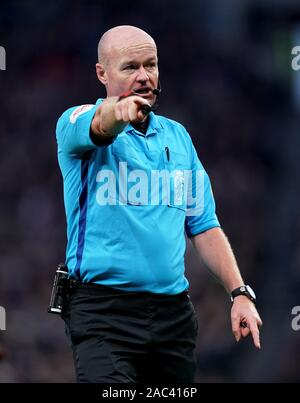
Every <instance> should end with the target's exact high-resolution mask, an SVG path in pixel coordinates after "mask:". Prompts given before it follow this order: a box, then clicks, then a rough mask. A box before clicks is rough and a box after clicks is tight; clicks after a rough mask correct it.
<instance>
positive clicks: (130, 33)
mask: <svg viewBox="0 0 300 403" xmlns="http://www.w3.org/2000/svg"><path fill="white" fill-rule="evenodd" d="M145 44H149V45H152V46H154V47H155V49H156V45H155V42H154V39H153V38H152V37H151V36H150V35H149V34H147V32H145V31H143V30H142V29H140V28H137V27H134V26H131V25H119V26H117V27H114V28H111V29H109V30H108V31H106V32H105V33H104V34H103V35H102V37H101V38H100V41H99V44H98V61H99V63H101V64H102V65H104V66H108V65H109V63H110V59H111V57H112V55H113V53H114V52H118V53H119V52H123V51H124V50H126V49H130V48H131V47H133V46H139V45H145Z"/></svg>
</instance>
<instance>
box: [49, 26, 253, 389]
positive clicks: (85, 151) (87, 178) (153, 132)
mask: <svg viewBox="0 0 300 403" xmlns="http://www.w3.org/2000/svg"><path fill="white" fill-rule="evenodd" d="M98 58H99V59H98V63H97V64H96V73H97V77H98V79H99V80H100V82H101V83H102V84H103V85H104V86H105V88H106V93H107V97H106V98H105V99H98V100H97V102H96V103H95V104H91V105H90V104H88V105H81V106H77V107H72V108H70V109H68V110H67V111H66V112H64V113H63V114H62V116H61V117H60V118H59V120H58V124H57V131H56V135H57V144H58V160H59V165H60V169H61V172H62V176H63V183H64V201H65V209H66V218H67V235H68V244H67V250H66V265H67V266H68V271H69V275H70V278H72V279H74V280H76V287H75V288H74V290H73V292H72V294H71V296H70V297H69V298H68V300H67V301H66V302H65V305H64V307H63V312H62V317H63V319H64V321H65V324H66V332H67V336H68V338H69V341H70V345H71V348H72V350H73V357H74V365H75V369H76V377H77V381H78V382H96V383H101V382H118V383H120V382H122V383H123V382H124V383H125V382H193V380H194V374H195V358H194V350H195V344H196V337H197V331H198V325H197V319H196V316H195V310H194V308H193V305H192V303H191V300H190V297H189V294H188V287H189V284H188V281H187V279H186V277H185V275H184V271H185V268H184V253H185V247H186V245H185V233H186V235H187V236H188V237H189V238H190V239H191V241H192V244H193V246H194V247H195V249H196V252H197V253H198V254H199V255H200V256H201V258H202V259H203V261H204V263H205V264H206V265H207V266H208V268H209V269H210V271H211V272H212V273H213V274H214V275H215V276H216V277H217V278H218V279H219V280H220V282H221V283H222V284H223V285H224V288H225V289H226V290H227V292H228V293H229V294H231V298H232V300H233V305H232V310H231V321H232V330H233V333H234V336H235V338H236V340H237V341H239V339H240V338H241V337H246V336H247V335H248V334H250V333H251V334H252V338H253V342H254V344H255V346H256V347H257V348H260V341H259V327H260V326H261V319H260V317H259V315H258V313H257V311H256V308H255V295H254V293H253V291H252V289H251V288H250V287H249V286H247V285H245V284H244V281H243V279H242V277H241V275H240V272H239V269H238V267H237V264H236V261H235V258H234V255H233V252H232V250H231V247H230V245H229V243H228V240H227V238H226V237H225V235H224V233H223V231H222V230H221V228H220V224H219V221H218V218H217V216H216V213H215V202H214V199H213V194H212V191H211V185H210V180H209V177H208V175H207V173H206V172H205V170H204V168H203V166H202V164H201V162H200V161H199V159H198V156H197V153H196V151H195V148H194V146H193V144H192V141H191V138H190V136H189V134H188V133H187V131H186V130H185V128H184V127H183V126H182V125H181V124H179V123H177V122H175V121H173V120H170V119H168V118H165V117H162V116H159V115H156V114H155V113H154V111H155V109H156V107H157V101H158V99H157V98H158V95H159V92H160V85H159V80H158V59H157V49H156V45H155V42H154V40H153V39H152V37H151V36H149V35H148V34H147V33H146V32H144V31H142V30H141V29H139V28H136V27H133V26H118V27H114V28H112V29H110V30H109V31H107V32H106V33H104V35H103V36H102V38H101V39H100V42H99V46H98Z"/></svg>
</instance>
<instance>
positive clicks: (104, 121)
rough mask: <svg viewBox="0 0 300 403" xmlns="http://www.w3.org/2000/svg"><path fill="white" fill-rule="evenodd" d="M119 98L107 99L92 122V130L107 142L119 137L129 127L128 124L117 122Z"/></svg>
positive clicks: (121, 121)
mask: <svg viewBox="0 0 300 403" xmlns="http://www.w3.org/2000/svg"><path fill="white" fill-rule="evenodd" d="M117 102H118V97H110V98H106V99H105V100H104V101H103V102H102V104H101V105H100V106H99V107H98V109H97V111H96V113H95V116H94V118H93V121H92V125H91V130H92V132H93V134H94V135H95V136H97V137H100V138H102V139H103V140H107V139H109V138H111V137H115V136H117V135H118V134H119V133H121V131H122V130H123V129H124V128H125V126H127V124H128V122H124V121H123V120H117V118H116V114H115V106H116V103H117Z"/></svg>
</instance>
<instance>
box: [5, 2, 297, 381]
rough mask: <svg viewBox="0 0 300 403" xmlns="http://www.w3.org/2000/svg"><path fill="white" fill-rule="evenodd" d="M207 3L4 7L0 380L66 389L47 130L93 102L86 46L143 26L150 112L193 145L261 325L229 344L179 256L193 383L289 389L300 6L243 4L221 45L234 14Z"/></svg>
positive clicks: (70, 376) (91, 49) (59, 248)
mask: <svg viewBox="0 0 300 403" xmlns="http://www.w3.org/2000/svg"><path fill="white" fill-rule="evenodd" d="M219 3H220V2H218V1H211V2H210V1H204V0H203V1H201V2H197V1H196V0H195V1H192V0H188V1H185V2H180V1H172V2H171V1H166V2H161V1H160V2H159V1H155V0H154V1H153V2H151V3H149V2H148V1H147V2H146V1H141V2H139V4H138V6H137V4H136V3H135V2H130V1H122V2H121V1H118V0H111V1H86V2H83V1H81V2H80V1H70V0H62V1H59V2H52V1H48V2H43V3H41V2H39V1H34V0H32V1H28V2H21V1H10V2H8V1H7V2H4V3H3V4H2V3H1V10H0V45H1V46H4V47H5V49H6V53H7V70H6V71H1V72H0V111H1V112H0V150H1V158H0V172H1V175H0V192H1V197H0V205H1V209H0V250H1V259H0V306H3V307H4V308H5V309H6V316H7V318H6V319H7V323H6V327H7V330H5V331H1V330H0V382H73V381H74V373H73V364H72V359H71V353H70V350H69V347H68V346H67V339H66V338H65V335H64V326H63V322H62V321H61V320H60V318H59V317H56V316H53V315H49V314H47V306H48V303H49V298H50V292H51V287H52V281H53V277H54V272H55V269H56V266H57V264H58V263H59V262H60V261H63V260H64V255H65V245H66V233H65V216H64V207H63V195H62V180H61V176H60V172H59V168H58V164H57V158H56V141H55V125H56V121H57V119H58V117H59V116H60V114H61V113H62V112H63V111H64V110H65V109H67V108H68V107H70V106H75V105H80V104H83V103H94V102H95V101H96V99H97V98H99V97H103V96H104V95H105V92H104V88H102V87H101V85H100V83H99V82H98V81H97V78H96V75H95V71H94V64H95V62H96V58H97V51H96V49H97V43H98V40H99V37H100V35H101V34H102V33H103V32H105V31H106V30H107V29H109V28H110V27H112V26H115V25H119V24H132V25H136V26H139V27H140V28H142V29H145V30H146V31H147V32H149V33H150V34H151V35H152V36H153V37H154V39H155V40H156V42H157V46H158V54H159V67H160V78H161V83H162V88H163V92H162V96H161V102H160V108H159V111H158V113H159V114H162V115H165V116H167V117H170V118H172V119H175V120H178V121H180V122H181V123H183V124H184V125H185V127H186V128H187V130H188V131H189V133H190V134H191V136H192V139H193V142H194V144H195V147H196V149H197V152H198V155H199V157H200V159H201V161H202V163H203V165H204V166H205V168H206V170H207V171H208V173H209V175H210V178H211V182H212V186H213V190H214V196H215V199H216V204H217V214H218V217H219V219H220V221H221V224H222V227H223V229H224V231H225V233H226V234H227V235H228V237H229V239H230V241H231V244H232V246H233V249H234V251H235V254H236V257H237V260H238V263H239V266H240V269H241V271H242V274H243V276H244V278H245V280H246V282H247V283H249V284H250V285H251V286H252V287H253V288H254V289H255V291H256V293H257V296H258V305H257V306H258V309H259V311H260V313H261V316H262V319H263V322H264V326H263V329H262V346H263V348H262V351H260V352H256V351H255V349H254V347H253V346H252V343H251V341H250V340H246V341H243V342H242V343H241V344H239V345H236V343H235V341H234V338H233V336H232V334H231V328H230V304H231V303H230V300H229V297H228V295H227V294H226V293H225V292H224V290H223V289H222V288H221V287H220V286H219V285H218V284H217V283H216V282H215V280H214V279H212V278H211V277H210V275H209V274H208V273H207V271H206V269H205V268H204V267H203V265H202V263H201V262H199V261H198V260H197V259H196V256H195V254H194V252H193V251H192V249H191V246H190V244H189V243H188V246H187V254H186V266H187V275H188V278H189V281H190V291H191V297H192V300H193V302H194V304H195V308H196V311H197V314H198V320H199V340H198V347H197V351H196V353H197V362H198V372H197V381H199V382H288V381H292V382H293V381H294V382H295V381H299V380H300V375H299V373H300V371H299V364H297V361H296V351H298V353H299V350H300V332H298V333H297V332H295V331H294V330H293V329H292V328H291V320H292V316H291V310H292V307H293V306H296V305H300V297H299V290H300V271H299V264H300V248H299V235H300V218H299V214H298V211H297V210H298V206H299V196H300V188H299V180H298V177H299V166H298V161H299V151H300V136H299V119H298V118H299V110H298V109H297V105H295V104H294V101H293V97H292V93H293V91H292V90H293V76H294V75H295V74H300V71H299V72H298V73H296V72H293V71H292V70H291V67H290V62H291V48H292V46H293V30H294V29H295V27H296V26H297V23H298V24H300V18H299V17H300V6H298V8H297V7H293V8H291V9H290V8H287V9H280V10H279V9H277V6H275V2H274V6H272V2H271V1H270V2H265V7H264V8H262V7H259V6H258V5H256V4H257V2H252V3H251V2H248V1H243V2H242V1H241V2H240V13H239V15H238V16H235V18H236V23H235V24H233V20H230V19H229V20H228V24H229V22H230V21H231V22H232V25H230V26H229V25H228V27H226V24H225V28H224V27H223V31H222V29H221V28H220V27H222V24H220V26H217V25H216V24H217V21H222V19H223V20H225V21H226V18H228V16H226V15H227V13H229V14H230V13H231V12H233V9H232V10H231V9H230V7H229V5H230V4H232V3H234V2H233V1H230V2H228V8H224V3H223V7H219ZM276 3H277V2H276ZM241 4H243V6H241ZM266 4H269V7H267V6H266ZM225 17H226V18H225ZM231 18H233V17H231ZM297 21H299V22H297ZM223 25H224V24H223ZM230 30H231V32H230ZM227 31H228V32H227ZM294 45H300V43H298V44H294ZM293 357H295V358H293Z"/></svg>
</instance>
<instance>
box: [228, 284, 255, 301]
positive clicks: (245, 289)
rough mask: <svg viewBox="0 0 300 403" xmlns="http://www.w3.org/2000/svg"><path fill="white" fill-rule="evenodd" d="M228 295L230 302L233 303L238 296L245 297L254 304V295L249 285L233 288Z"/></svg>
mask: <svg viewBox="0 0 300 403" xmlns="http://www.w3.org/2000/svg"><path fill="white" fill-rule="evenodd" d="M230 295H231V302H233V300H234V298H235V297H237V296H238V295H245V296H246V297H248V298H249V299H250V301H252V302H253V303H254V304H255V302H256V295H255V293H254V291H253V290H252V288H251V287H250V286H249V285H242V286H241V287H238V288H235V289H234V290H233V291H232V292H231V294H230Z"/></svg>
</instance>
